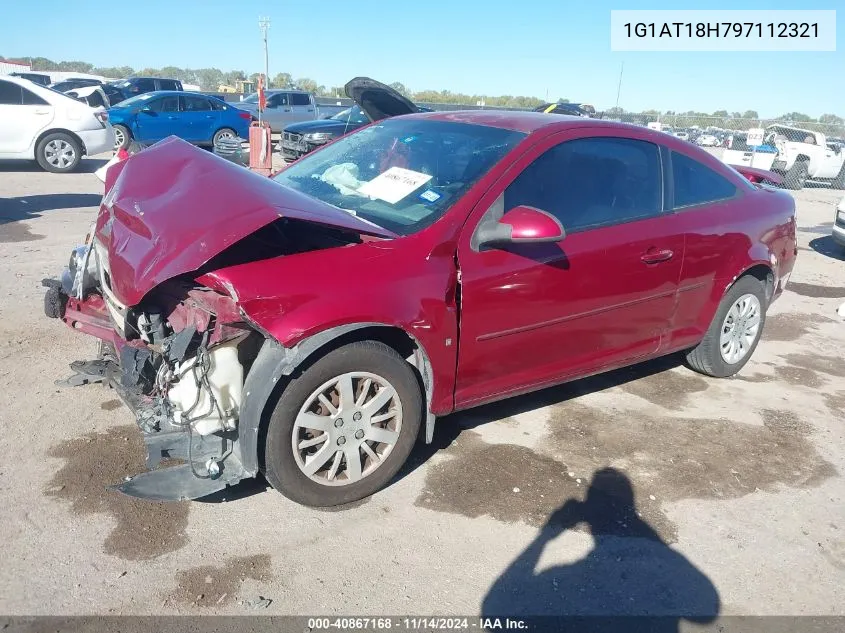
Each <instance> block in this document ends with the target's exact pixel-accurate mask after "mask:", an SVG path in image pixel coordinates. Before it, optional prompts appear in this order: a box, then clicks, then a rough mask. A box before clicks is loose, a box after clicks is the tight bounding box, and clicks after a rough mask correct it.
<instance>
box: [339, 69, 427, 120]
mask: <svg viewBox="0 0 845 633" xmlns="http://www.w3.org/2000/svg"><path fill="white" fill-rule="evenodd" d="M343 89H344V91H345V92H346V96H347V97H349V98H350V99H352V100H353V101H354V102H355V103H357V104H358V105H359V106H360V107H361V109H362V110H363V111H364V114H366V115H367V116H368V117H370V119H371V120H372V121H381V120H382V119H387V118H389V117H392V116H399V115H401V114H411V113H412V112H419V111H420V109H419V108H418V107H417V106H415V105H414V104H413V103H412V102H411V101H409V100H408V99H406V98H405V97H403V96H402V95H401V94H399V93H398V92H396V91H395V90H394V89H393V88H391V87H390V86H386V85H385V84H383V83H381V82H380V81H376V80H375V79H370V78H369V77H355V79H352V80H350V81H349V82H348V83H347V84H346V85H345V86H344V87H343Z"/></svg>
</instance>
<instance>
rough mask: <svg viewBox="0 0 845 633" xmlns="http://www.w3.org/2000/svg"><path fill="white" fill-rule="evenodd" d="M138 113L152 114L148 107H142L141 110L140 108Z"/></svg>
mask: <svg viewBox="0 0 845 633" xmlns="http://www.w3.org/2000/svg"><path fill="white" fill-rule="evenodd" d="M140 112H143V113H145V114H152V113H153V109H152V108H151V107H150V106H144V107H143V108H141V110H140Z"/></svg>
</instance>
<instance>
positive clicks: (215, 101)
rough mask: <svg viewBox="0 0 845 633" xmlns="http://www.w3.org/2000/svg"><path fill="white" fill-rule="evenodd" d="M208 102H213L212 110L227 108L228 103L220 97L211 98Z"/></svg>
mask: <svg viewBox="0 0 845 633" xmlns="http://www.w3.org/2000/svg"><path fill="white" fill-rule="evenodd" d="M208 102H209V103H210V104H211V109H212V110H225V109H226V104H225V103H223V102H222V101H219V100H218V99H209V100H208Z"/></svg>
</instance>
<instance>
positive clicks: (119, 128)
mask: <svg viewBox="0 0 845 633" xmlns="http://www.w3.org/2000/svg"><path fill="white" fill-rule="evenodd" d="M112 127H113V128H114V133H115V136H114V149H115V151H117V150H119V149H125V148H127V147H129V143H131V142H132V132H130V131H129V128H128V127H126V126H125V125H121V124H120V123H117V124H116V125H112ZM120 138H122V139H123V140H122V141H121V142H119V143H118V140H119V139H120Z"/></svg>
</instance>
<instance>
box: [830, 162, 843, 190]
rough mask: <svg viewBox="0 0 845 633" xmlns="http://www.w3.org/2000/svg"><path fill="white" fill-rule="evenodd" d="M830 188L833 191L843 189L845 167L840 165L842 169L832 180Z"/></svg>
mask: <svg viewBox="0 0 845 633" xmlns="http://www.w3.org/2000/svg"><path fill="white" fill-rule="evenodd" d="M830 186H831V187H833V188H834V189H845V165H842V168H841V169H840V170H839V174H838V175H837V176H836V178H834V179H833V182H832V183H830Z"/></svg>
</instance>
